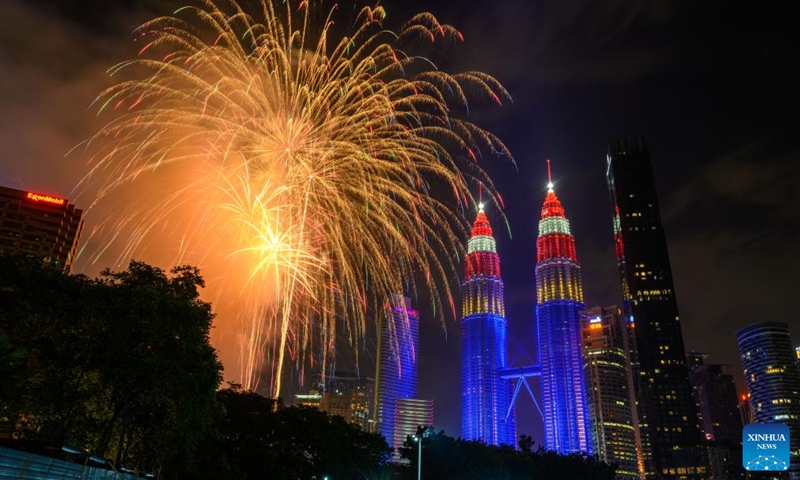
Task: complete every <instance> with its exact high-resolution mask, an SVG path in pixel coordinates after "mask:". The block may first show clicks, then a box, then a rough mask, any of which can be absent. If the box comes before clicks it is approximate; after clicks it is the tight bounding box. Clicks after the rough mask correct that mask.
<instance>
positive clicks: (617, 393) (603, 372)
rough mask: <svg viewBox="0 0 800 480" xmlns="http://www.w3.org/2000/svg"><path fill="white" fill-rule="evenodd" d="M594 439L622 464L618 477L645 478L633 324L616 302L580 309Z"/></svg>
mask: <svg viewBox="0 0 800 480" xmlns="http://www.w3.org/2000/svg"><path fill="white" fill-rule="evenodd" d="M581 329H582V331H583V358H584V366H583V368H584V378H585V380H586V385H587V388H586V400H587V406H588V411H589V418H590V419H591V422H590V425H591V439H592V444H593V445H594V446H595V452H596V454H597V456H598V457H599V459H600V460H602V461H604V462H606V463H608V464H609V465H611V464H617V465H618V467H617V477H616V478H617V479H618V480H639V479H640V478H644V460H643V458H642V452H641V444H640V439H639V424H638V422H637V421H636V413H635V412H636V398H635V396H634V393H633V375H632V373H631V365H630V347H629V345H628V338H629V334H628V332H627V329H628V325H627V322H625V319H624V318H623V317H622V310H620V309H619V308H618V307H617V306H610V307H602V308H601V307H594V308H592V309H590V310H585V311H582V312H581Z"/></svg>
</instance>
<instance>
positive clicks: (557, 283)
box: [536, 163, 594, 454]
mask: <svg viewBox="0 0 800 480" xmlns="http://www.w3.org/2000/svg"><path fill="white" fill-rule="evenodd" d="M548 170H549V163H548ZM536 298H537V304H536V322H537V328H538V333H539V359H540V362H541V366H542V403H543V407H544V409H543V414H544V427H545V441H546V442H545V443H546V447H547V449H548V450H555V451H556V452H558V453H562V454H568V453H572V452H588V453H592V452H593V450H594V449H593V448H592V445H591V442H590V440H589V439H590V430H589V411H588V408H587V403H586V392H585V388H586V387H585V383H584V381H583V363H582V357H581V344H582V340H581V316H580V311H581V310H583V309H584V306H583V284H582V281H581V267H580V265H578V258H577V255H576V253H575V238H574V237H573V236H572V234H571V233H570V230H569V221H568V220H567V219H566V217H565V216H564V207H562V206H561V202H560V201H559V200H558V197H556V194H555V192H554V191H553V184H552V182H551V183H549V184H548V191H547V196H546V197H545V199H544V206H543V207H542V218H541V220H540V221H539V239H538V240H537V242H536Z"/></svg>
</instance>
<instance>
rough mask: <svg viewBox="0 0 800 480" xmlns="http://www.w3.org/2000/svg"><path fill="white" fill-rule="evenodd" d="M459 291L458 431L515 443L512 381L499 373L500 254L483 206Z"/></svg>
mask: <svg viewBox="0 0 800 480" xmlns="http://www.w3.org/2000/svg"><path fill="white" fill-rule="evenodd" d="M461 291H462V298H463V300H462V302H463V303H462V306H461V307H462V320H461V380H462V385H461V387H462V389H461V397H462V402H461V408H462V410H461V413H462V425H461V428H462V433H461V436H462V437H463V438H464V439H465V440H480V441H483V442H486V443H488V444H491V445H501V444H507V445H515V444H516V432H515V422H514V410H513V408H511V394H512V392H511V385H510V383H509V382H508V381H507V380H504V379H503V378H502V377H501V370H502V369H504V368H505V367H506V362H507V352H506V318H505V304H504V302H503V280H502V278H500V257H499V256H498V255H497V249H496V246H495V241H494V237H493V236H492V228H491V227H490V226H489V220H488V219H487V218H486V214H484V213H483V207H482V206H481V209H480V211H479V212H478V216H477V218H475V223H474V224H473V227H472V237H471V238H470V239H469V243H468V244H467V259H466V275H465V279H464V283H463V285H462V290H461Z"/></svg>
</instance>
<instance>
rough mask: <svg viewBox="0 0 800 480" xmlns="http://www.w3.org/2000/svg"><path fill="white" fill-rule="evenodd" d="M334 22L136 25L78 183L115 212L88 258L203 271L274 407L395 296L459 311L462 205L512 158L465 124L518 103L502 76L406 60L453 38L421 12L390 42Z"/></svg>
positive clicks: (231, 11)
mask: <svg viewBox="0 0 800 480" xmlns="http://www.w3.org/2000/svg"><path fill="white" fill-rule="evenodd" d="M335 10H336V8H335V7H334V8H331V9H330V10H328V11H327V14H326V15H323V16H322V17H318V15H317V13H318V12H319V11H320V10H319V6H316V5H315V6H310V5H309V3H308V2H300V3H297V2H293V1H286V2H283V1H278V0H262V1H261V2H260V3H257V8H255V9H253V11H245V9H243V8H242V7H241V6H240V5H239V4H237V3H235V2H233V1H229V2H226V3H224V4H220V5H217V4H214V3H212V2H202V3H201V4H200V5H199V6H193V7H184V8H182V9H179V10H178V11H176V12H175V13H174V15H172V16H166V17H161V18H157V19H155V20H152V21H150V22H148V23H146V24H144V25H142V26H141V27H140V28H139V29H137V34H138V38H137V40H138V41H142V42H144V46H143V48H142V49H141V52H140V55H139V57H138V58H136V59H134V60H130V61H127V62H124V63H122V64H119V65H117V66H115V67H114V68H112V69H111V73H112V74H121V75H128V78H130V80H125V81H120V82H119V83H118V84H116V85H114V86H112V87H111V88H109V89H107V90H105V91H104V92H102V93H101V95H100V97H99V98H98V105H99V110H100V112H103V111H104V110H110V111H111V113H110V114H111V115H112V116H113V118H112V119H111V120H110V122H109V123H108V124H107V125H106V126H105V127H104V128H103V129H102V130H101V131H99V132H98V133H97V134H96V135H95V136H94V137H93V138H91V139H90V140H89V141H88V142H87V145H88V147H89V150H90V151H95V153H96V154H95V155H94V157H93V158H92V160H91V169H90V172H89V173H88V174H87V176H86V177H85V179H84V180H83V182H82V187H84V188H85V189H87V190H94V193H96V200H95V204H94V205H93V207H97V206H102V205H106V206H104V207H102V208H103V209H108V208H109V207H108V206H109V205H113V206H114V207H115V208H114V209H113V216H112V215H107V216H106V218H105V220H104V221H103V222H101V223H100V224H99V225H98V226H97V227H96V229H95V231H93V232H92V238H94V239H95V241H101V240H102V242H103V245H105V246H104V247H102V248H97V249H96V252H95V253H94V254H93V255H92V256H91V261H97V259H98V258H99V257H100V256H101V255H104V254H105V255H108V253H107V252H106V248H108V247H109V246H110V248H112V249H113V248H114V246H115V245H120V248H119V249H118V251H117V253H116V255H117V260H118V261H125V260H126V259H128V258H130V257H131V256H134V255H136V256H142V255H146V254H147V252H162V253H163V252H168V255H169V259H168V260H169V261H173V262H176V261H177V262H179V263H180V262H190V263H194V264H197V265H199V266H200V267H201V268H203V271H204V272H205V274H206V277H207V279H208V285H209V291H210V293H211V295H212V301H213V302H214V303H215V307H216V308H217V310H218V311H220V312H222V313H220V318H219V319H218V324H219V326H220V328H219V330H220V335H222V336H225V335H228V336H230V335H233V336H235V337H236V338H238V339H239V345H238V347H237V348H239V351H240V355H239V365H238V378H239V379H240V381H241V382H242V383H243V384H244V386H245V387H246V388H248V389H250V388H253V389H254V388H256V387H257V386H258V382H259V379H260V378H262V376H264V373H265V372H264V371H266V377H267V378H268V379H269V382H270V383H269V388H270V392H271V393H272V394H273V395H275V396H278V395H279V393H280V386H281V373H282V371H283V365H284V363H285V355H286V354H287V353H288V354H289V355H290V356H291V358H293V359H294V360H295V361H296V364H297V365H298V366H303V365H305V363H306V360H309V359H311V360H313V359H314V358H317V357H318V358H320V359H321V361H322V363H323V365H322V366H321V367H322V370H323V371H325V369H326V365H325V363H326V362H328V361H330V360H331V359H334V358H335V351H334V350H335V348H334V345H335V339H336V335H337V332H342V331H346V332H348V333H349V335H350V336H351V337H352V338H353V342H356V343H357V342H358V339H359V338H361V335H362V334H363V332H364V328H365V322H366V319H367V318H368V316H369V315H368V312H375V311H380V309H381V308H382V305H383V303H384V302H385V301H386V300H387V299H389V298H391V297H390V295H391V294H392V293H395V292H403V291H409V290H415V289H417V288H423V289H426V290H428V292H429V293H430V298H431V299H432V301H433V302H434V307H435V309H436V311H437V312H439V313H438V314H439V315H441V311H442V308H441V307H442V306H447V307H448V308H449V309H450V310H453V300H452V296H451V295H450V287H451V282H452V281H453V279H454V278H455V273H454V272H455V271H456V269H455V265H454V263H455V262H457V260H456V258H457V257H456V255H455V254H457V253H458V251H459V250H460V248H461V247H460V245H462V244H463V242H462V238H463V235H464V234H465V232H466V230H465V228H466V227H467V226H468V222H466V221H465V219H464V218H463V216H462V215H461V213H460V208H461V207H464V206H470V205H472V204H473V203H474V198H473V196H472V193H471V191H475V190H477V189H478V188H484V192H486V194H487V195H489V196H493V194H492V192H493V191H494V189H493V187H492V184H491V182H490V180H489V179H488V178H487V177H486V175H485V174H484V172H483V170H482V169H481V168H480V167H479V166H478V165H477V159H478V158H479V156H480V155H481V152H484V153H490V154H491V155H500V156H505V157H507V158H508V159H511V155H510V153H509V152H508V150H507V149H506V147H505V146H504V145H503V143H502V142H501V141H500V140H499V139H497V138H496V137H495V136H493V135H492V134H491V133H489V132H487V131H485V130H483V129H481V128H479V127H478V126H476V125H474V124H472V123H470V122H468V121H465V120H464V119H463V118H460V117H459V115H461V117H463V116H464V114H465V113H466V112H467V108H466V107H467V92H471V93H475V94H478V95H481V96H484V97H487V98H490V99H492V100H494V101H496V102H497V103H499V102H500V98H501V97H507V96H508V94H507V92H506V91H505V90H504V89H503V88H502V86H501V85H500V84H499V83H498V82H497V81H496V80H495V79H494V78H492V77H490V76H488V75H486V74H484V73H481V72H465V73H459V74H448V73H445V72H443V71H440V70H437V69H436V68H435V66H434V65H433V64H432V63H431V62H430V61H428V60H426V59H424V58H421V57H416V56H412V55H409V54H407V53H404V52H406V51H408V50H407V48H413V47H414V46H415V45H419V44H420V43H421V42H427V43H429V44H430V43H431V42H436V41H437V39H442V38H445V39H447V38H449V39H453V38H455V39H460V34H459V33H458V32H457V31H456V30H455V29H453V28H452V27H450V26H448V25H443V24H440V23H439V22H438V21H437V20H436V18H434V17H433V16H432V15H430V14H427V13H424V14H419V15H416V16H414V17H413V18H412V19H411V20H410V21H409V22H408V23H407V24H406V25H405V26H404V27H403V28H402V29H401V30H400V31H399V33H397V34H395V33H393V32H390V31H388V30H385V29H383V26H382V21H383V19H384V17H385V11H384V9H383V8H382V7H374V8H364V9H363V10H361V11H360V12H359V13H357V14H356V16H355V21H354V23H353V27H352V28H351V29H350V33H349V34H348V35H345V36H342V37H341V38H338V39H337V38H334V37H336V35H335V34H334V33H333V31H332V28H333V27H332V25H333V21H332V19H333V14H334V12H335ZM316 18H321V21H316V20H315V19H316ZM415 279H417V281H416V282H415ZM420 279H422V281H419V280H420ZM226 312H227V313H226ZM231 312H233V313H231ZM356 350H357V349H356ZM223 353H224V352H223ZM311 353H313V354H314V355H310V354H311ZM228 368H229V369H230V368H231V365H228Z"/></svg>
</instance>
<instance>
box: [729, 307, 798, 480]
mask: <svg viewBox="0 0 800 480" xmlns="http://www.w3.org/2000/svg"><path fill="white" fill-rule="evenodd" d="M736 338H737V340H738V341H739V354H740V355H741V359H742V366H743V367H744V379H745V381H746V382H747V389H748V390H749V391H750V399H749V401H750V406H751V407H752V410H753V421H754V422H755V423H785V424H786V425H788V426H789V429H790V432H791V435H790V436H789V445H790V448H791V456H790V462H791V463H790V465H789V477H790V478H791V479H792V480H797V479H800V461H798V451H799V449H800V371H798V369H797V363H796V358H795V353H794V349H793V348H792V343H791V337H790V335H789V325H787V324H786V323H781V322H762V323H755V324H752V325H748V326H746V327H744V328H743V329H741V330H739V331H738V332H736Z"/></svg>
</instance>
